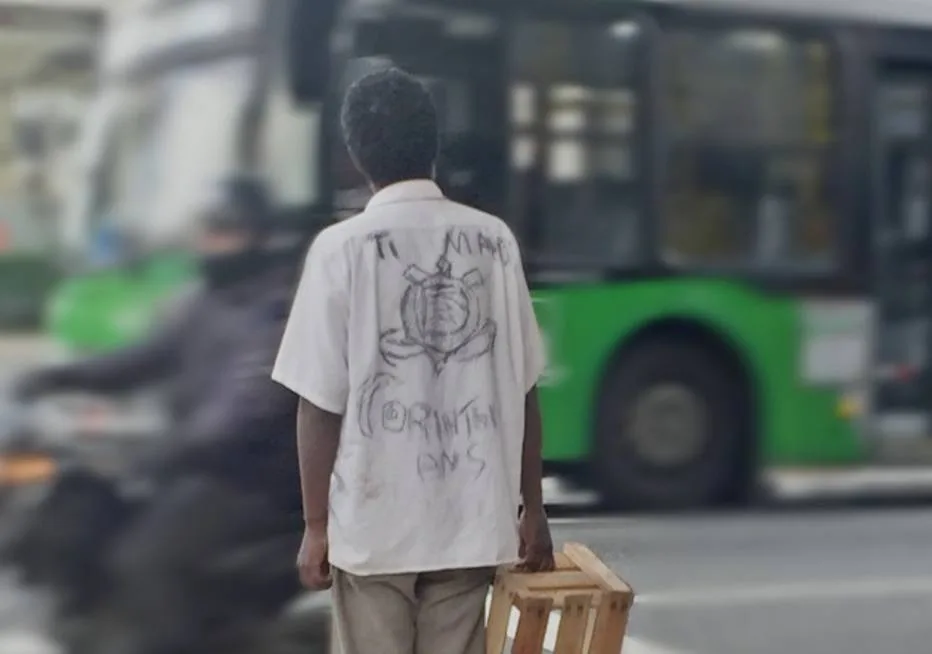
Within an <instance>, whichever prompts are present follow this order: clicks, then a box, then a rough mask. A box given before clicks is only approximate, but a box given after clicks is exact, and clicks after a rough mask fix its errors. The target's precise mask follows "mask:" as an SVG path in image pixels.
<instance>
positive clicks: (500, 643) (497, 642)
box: [485, 573, 512, 654]
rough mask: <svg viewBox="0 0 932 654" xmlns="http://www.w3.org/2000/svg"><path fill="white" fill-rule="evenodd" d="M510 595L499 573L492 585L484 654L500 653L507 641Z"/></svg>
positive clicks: (503, 577) (503, 576) (503, 578)
mask: <svg viewBox="0 0 932 654" xmlns="http://www.w3.org/2000/svg"><path fill="white" fill-rule="evenodd" d="M511 606H512V595H511V593H510V592H509V590H508V587H507V585H506V583H505V575H504V574H502V573H499V575H498V576H497V577H496V579H495V585H494V586H493V587H492V602H491V604H490V606H489V621H488V623H487V624H486V628H485V651H486V654H502V652H503V651H504V650H505V645H506V643H507V642H508V622H509V620H510V619H511Z"/></svg>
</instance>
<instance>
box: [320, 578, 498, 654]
mask: <svg viewBox="0 0 932 654" xmlns="http://www.w3.org/2000/svg"><path fill="white" fill-rule="evenodd" d="M494 577H495V570H494V569H493V568H473V569H465V570H445V571H441V572H423V573H416V574H403V575H377V576H371V577H359V576H355V575H351V574H348V573H346V572H343V571H342V570H336V569H334V570H333V589H332V590H331V597H332V600H333V613H334V634H333V641H334V646H333V647H332V650H333V651H334V652H338V653H339V654H484V653H485V599H486V596H487V594H488V592H489V588H490V586H491V584H492V581H493V579H494Z"/></svg>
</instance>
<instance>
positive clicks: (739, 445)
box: [593, 339, 750, 509]
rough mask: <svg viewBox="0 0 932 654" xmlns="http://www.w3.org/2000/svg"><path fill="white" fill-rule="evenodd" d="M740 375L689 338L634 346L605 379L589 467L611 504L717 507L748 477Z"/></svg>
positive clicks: (746, 424) (745, 404)
mask: <svg viewBox="0 0 932 654" xmlns="http://www.w3.org/2000/svg"><path fill="white" fill-rule="evenodd" d="M747 397H748V395H747V392H746V389H744V388H743V387H742V384H741V377H740V375H738V374H736V373H735V371H734V370H733V369H732V368H730V367H729V366H728V365H726V362H725V361H723V360H721V358H720V357H718V356H716V355H715V353H714V351H710V350H709V349H708V348H706V347H702V346H701V345H699V344H694V343H690V342H689V341H688V340H673V339H661V340H655V341H650V342H647V343H644V344H642V345H638V346H637V347H636V349H634V350H632V351H631V352H630V353H629V354H627V355H625V356H623V357H622V358H621V360H619V361H618V363H617V365H616V366H615V367H614V369H613V371H612V372H611V373H610V374H609V376H608V378H607V379H606V383H605V385H604V388H603V392H602V395H601V397H600V401H599V407H598V415H597V426H596V430H597V431H596V435H595V437H596V447H595V451H594V460H593V470H594V472H595V475H596V481H597V484H598V486H599V489H600V491H601V493H602V497H603V501H604V502H605V503H606V504H607V505H609V506H610V507H612V508H626V509H684V508H694V507H700V506H709V505H714V504H718V503H720V502H723V501H725V500H727V499H730V497H732V496H733V495H734V494H735V489H736V486H738V485H740V484H742V483H743V480H744V479H745V478H746V477H747V475H746V471H745V470H744V468H745V467H746V466H747V465H748V462H747V459H748V457H747V456H745V452H747V444H748V443H749V438H750V434H749V433H748V431H749V429H748V427H749V425H750V421H749V420H748V417H749V406H748V400H747Z"/></svg>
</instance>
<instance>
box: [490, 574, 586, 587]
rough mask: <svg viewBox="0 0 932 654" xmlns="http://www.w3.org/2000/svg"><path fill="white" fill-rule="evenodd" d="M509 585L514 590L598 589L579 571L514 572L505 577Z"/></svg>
mask: <svg viewBox="0 0 932 654" xmlns="http://www.w3.org/2000/svg"><path fill="white" fill-rule="evenodd" d="M507 579H508V583H509V585H511V586H512V587H514V588H516V589H528V590H542V589H545V588H554V589H561V588H591V589H593V590H596V589H598V586H597V585H596V582H595V581H593V579H592V578H591V577H590V576H589V575H587V574H586V573H585V572H583V571H581V570H561V571H557V572H537V573H534V574H528V573H519V572H514V573H511V574H509V575H508V577H507Z"/></svg>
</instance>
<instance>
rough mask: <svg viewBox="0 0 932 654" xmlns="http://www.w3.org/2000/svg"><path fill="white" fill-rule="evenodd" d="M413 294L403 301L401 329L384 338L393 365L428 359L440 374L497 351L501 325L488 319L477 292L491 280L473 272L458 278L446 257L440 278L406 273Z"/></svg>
mask: <svg viewBox="0 0 932 654" xmlns="http://www.w3.org/2000/svg"><path fill="white" fill-rule="evenodd" d="M404 277H405V279H406V280H407V281H408V288H407V289H406V290H405V292H404V294H403V296H402V298H401V306H400V310H401V324H402V327H401V328H400V329H398V328H395V329H389V330H388V331H386V332H384V333H383V334H382V336H381V341H380V351H381V354H382V358H383V359H384V360H385V361H386V363H388V364H389V365H392V366H394V365H396V363H397V362H398V361H400V360H404V359H411V358H413V357H417V356H421V355H425V356H427V357H428V358H429V359H430V361H431V363H432V364H433V368H434V373H435V374H438V375H439V374H440V372H441V371H442V370H443V369H444V368H445V367H446V365H447V363H449V362H450V361H461V362H465V361H472V360H474V359H477V358H479V357H481V356H482V355H484V354H486V353H488V352H490V351H491V350H492V348H493V347H494V345H495V334H496V331H497V328H496V324H495V321H494V320H492V319H490V318H485V317H484V316H483V315H482V314H483V312H482V306H481V304H480V301H479V295H478V293H477V290H478V289H479V288H481V287H482V285H483V284H484V283H485V280H484V279H483V277H482V273H481V272H479V270H476V269H473V270H470V271H469V272H467V273H466V274H465V275H463V276H462V277H454V276H453V266H452V264H451V263H450V261H449V260H448V259H447V258H446V257H445V256H441V257H440V259H439V260H438V261H437V270H436V272H433V273H429V272H426V271H425V270H423V269H422V268H420V267H419V266H417V265H411V266H408V268H407V269H406V270H405V272H404Z"/></svg>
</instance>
